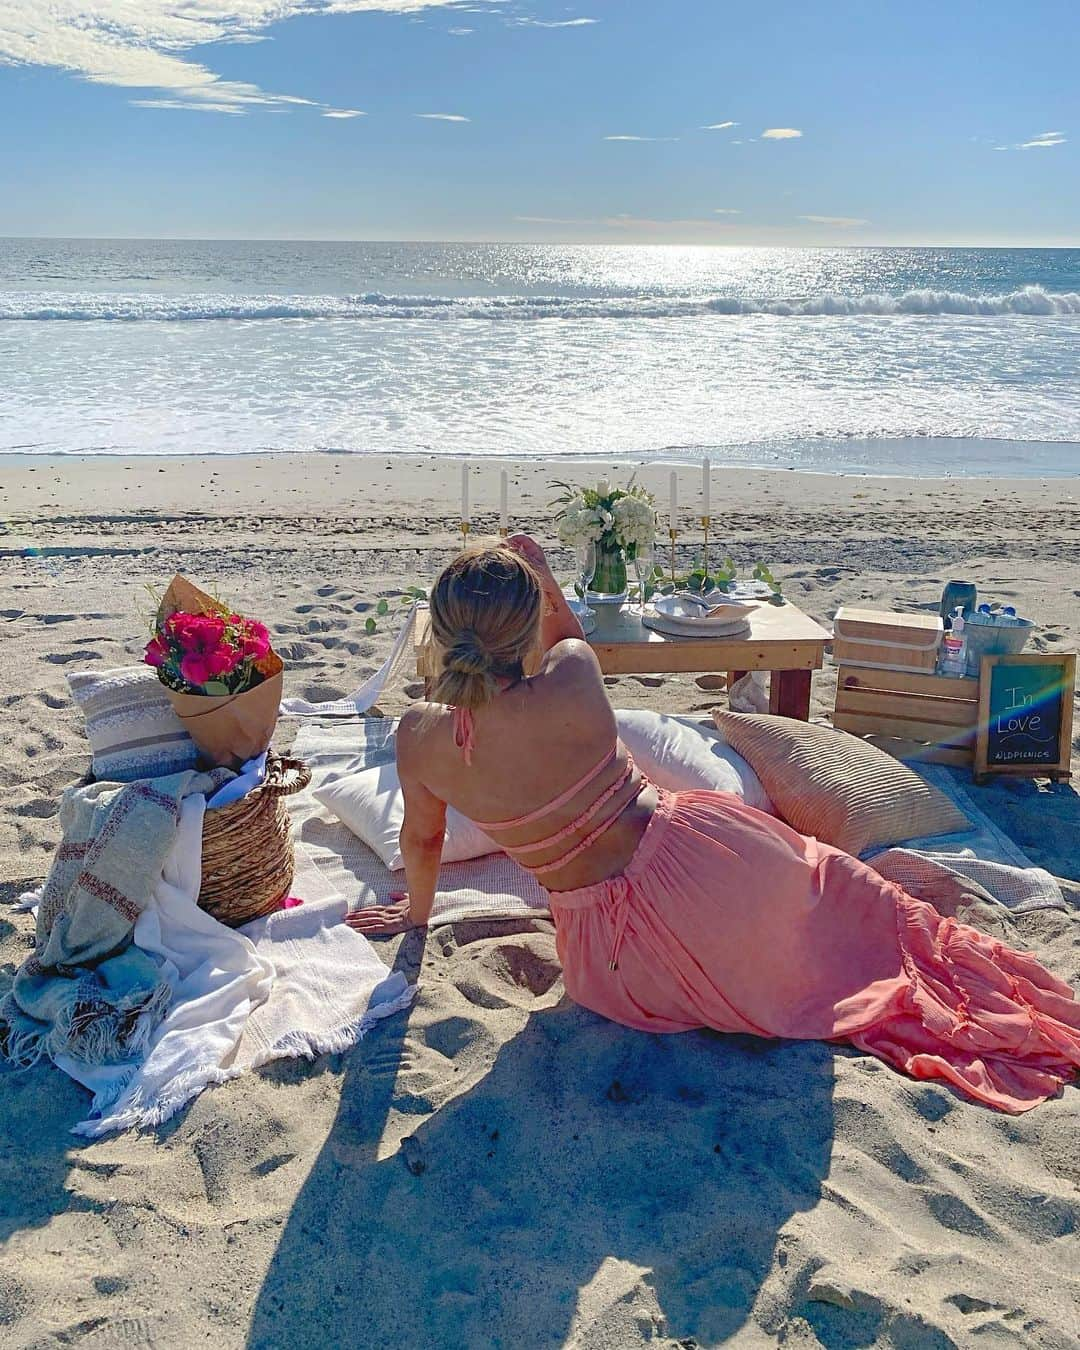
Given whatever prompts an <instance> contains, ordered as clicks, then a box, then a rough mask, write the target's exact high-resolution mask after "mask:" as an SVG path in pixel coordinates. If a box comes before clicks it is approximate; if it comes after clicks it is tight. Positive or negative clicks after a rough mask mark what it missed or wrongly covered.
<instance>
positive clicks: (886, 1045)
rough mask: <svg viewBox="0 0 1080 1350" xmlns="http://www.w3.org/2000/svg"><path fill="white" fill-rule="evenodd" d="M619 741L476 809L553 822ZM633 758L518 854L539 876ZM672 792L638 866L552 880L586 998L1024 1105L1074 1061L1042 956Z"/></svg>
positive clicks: (1067, 1023)
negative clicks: (571, 886) (846, 1054)
mask: <svg viewBox="0 0 1080 1350" xmlns="http://www.w3.org/2000/svg"><path fill="white" fill-rule="evenodd" d="M455 734H456V739H457V743H458V745H459V746H460V747H461V748H462V750H463V751H464V752H465V755H466V758H470V757H471V748H472V726H471V719H470V718H466V717H462V716H460V715H458V716H457V720H456V733H455ZM618 749H619V746H618V743H616V745H615V746H614V747H613V748H612V750H611V751H610V753H609V754H607V755H606V756H605V757H604V759H603V760H601V762H600V763H599V764H597V765H596V766H595V767H594V768H593V769H592V770H590V772H589V773H588V774H586V775H585V777H584V778H583V779H581V780H580V781H579V782H577V783H574V784H572V785H571V786H570V787H569V788H568V789H567V790H566V791H565V792H562V793H560V794H559V795H558V797H556V798H555V799H554V800H553V801H551V802H548V803H547V804H546V805H544V806H543V807H540V808H539V809H538V810H536V811H532V812H530V813H528V814H527V815H525V816H521V817H518V818H517V819H515V820H504V821H489V822H487V823H482V822H479V821H478V822H477V824H478V825H479V826H480V828H481V829H483V830H484V831H486V832H489V833H492V834H495V835H497V834H498V833H499V832H500V831H501V830H506V829H509V828H511V827H518V826H523V825H526V824H529V823H532V822H539V821H541V820H542V819H543V818H544V817H545V816H547V815H549V814H550V813H551V812H552V811H554V810H556V809H557V808H558V807H560V806H562V805H565V804H566V803H567V802H569V801H571V800H573V799H574V798H575V797H576V796H577V795H578V794H580V793H581V792H583V791H584V789H585V788H586V787H587V786H588V785H589V784H590V783H591V782H593V781H595V780H596V779H597V778H598V777H599V776H600V775H601V774H602V772H603V771H604V769H605V768H607V767H608V766H609V765H611V764H612V763H613V762H614V761H615V760H616V757H617V753H618ZM633 774H634V764H633V760H632V759H631V758H630V757H629V756H627V759H626V762H625V765H624V767H623V768H622V770H621V771H620V774H619V776H618V778H617V779H616V781H615V783H614V784H613V785H612V786H610V787H608V788H606V789H605V790H604V791H603V792H601V793H599V794H598V795H597V796H596V797H594V799H593V801H592V802H591V803H590V804H589V805H588V806H587V807H585V808H584V809H583V810H582V811H581V812H580V813H579V814H578V816H577V817H576V818H575V819H574V820H573V821H572V822H571V823H570V824H569V825H567V826H566V827H565V828H564V829H561V830H559V831H558V832H557V833H555V834H553V835H550V836H548V837H547V838H545V839H540V840H537V841H535V842H534V843H530V844H526V845H514V846H513V848H508V849H507V852H508V853H510V854H511V856H512V857H514V858H515V859H516V860H517V861H518V862H519V863H521V864H522V866H524V867H526V868H527V869H528V870H529V871H531V872H533V874H534V875H536V876H538V877H542V875H543V874H544V873H545V872H550V871H554V870H555V869H556V868H557V867H561V866H564V865H565V864H566V863H567V862H569V861H570V859H571V858H574V857H577V856H578V855H579V854H580V853H583V852H584V851H585V850H586V849H587V848H588V847H589V846H590V845H591V844H592V843H593V842H594V841H595V840H596V839H597V838H598V837H599V836H600V835H601V834H603V833H604V831H605V830H606V829H608V828H609V827H610V826H611V825H612V824H613V823H614V821H615V820H616V819H617V818H618V816H619V815H620V814H621V812H622V811H623V810H625V809H626V807H627V806H628V805H629V804H630V802H631V801H633V800H634V799H635V798H636V796H637V795H638V793H639V792H640V791H641V790H642V789H643V788H644V787H645V786H646V783H645V780H644V779H643V778H640V777H639V778H638V779H637V780H636V782H635V785H634V786H635V788H636V791H635V792H634V793H633V795H632V796H631V797H630V798H629V799H628V800H627V801H626V802H625V803H622V804H620V806H619V808H618V809H617V810H615V811H614V812H612V813H608V814H607V815H604V813H603V808H604V806H605V805H606V804H607V802H609V801H610V800H611V799H612V798H613V797H614V796H615V795H616V793H617V792H618V791H619V789H620V788H621V787H622V786H623V785H624V784H625V783H626V782H627V781H629V780H630V779H631V778H632V776H633ZM657 791H658V793H659V803H658V805H657V807H656V810H655V812H654V813H653V816H652V818H651V820H650V821H649V824H648V825H647V827H646V829H645V833H644V834H643V835H642V837H641V840H640V842H639V843H638V846H637V849H636V851H635V853H634V855H633V857H632V858H631V859H630V861H629V862H628V863H627V865H626V867H625V869H624V871H623V872H622V873H620V874H619V875H618V876H613V877H609V878H608V879H607V880H606V881H601V882H598V883H596V884H595V885H592V886H584V887H582V888H580V889H579V890H572V891H550V892H549V893H548V894H549V898H550V903H551V912H552V915H553V917H554V921H555V931H556V945H557V950H558V954H559V959H560V961H561V962H562V966H563V971H564V977H565V981H566V990H567V993H568V994H569V995H570V996H571V998H573V999H574V1000H575V1001H576V1002H578V1003H580V1004H582V1005H584V1006H585V1007H586V1008H591V1009H592V1010H593V1011H594V1012H597V1013H600V1014H601V1015H602V1016H604V1017H609V1018H611V1019H612V1020H613V1021H615V1022H621V1023H623V1024H624V1025H626V1026H628V1027H636V1028H638V1029H640V1030H642V1031H688V1030H691V1029H693V1028H696V1027H703V1026H704V1027H712V1028H714V1029H715V1030H717V1031H727V1032H743V1033H750V1034H752V1035H757V1036H768V1037H790V1038H794V1039H797V1040H826V1041H846V1042H847V1043H849V1044H851V1045H854V1046H857V1047H858V1048H859V1049H860V1050H865V1051H868V1052H869V1053H870V1054H872V1055H876V1056H877V1057H878V1058H879V1059H882V1060H884V1061H885V1062H886V1063H887V1064H891V1065H893V1066H894V1067H895V1068H897V1069H900V1070H902V1071H903V1072H905V1073H907V1074H910V1075H911V1076H912V1077H913V1078H921V1079H932V1078H937V1079H944V1080H945V1081H946V1082H949V1083H951V1084H952V1085H953V1086H954V1087H956V1088H958V1089H959V1090H960V1091H961V1092H964V1093H966V1094H967V1095H968V1096H970V1097H973V1098H974V1099H975V1100H976V1101H979V1102H983V1103H985V1104H986V1105H987V1106H993V1107H996V1108H998V1109H999V1110H1001V1111H1007V1112H1010V1113H1014V1114H1016V1113H1020V1112H1023V1111H1028V1110H1030V1109H1031V1108H1032V1107H1033V1106H1037V1105H1038V1104H1039V1103H1040V1102H1042V1101H1045V1100H1046V1099H1047V1098H1048V1097H1051V1096H1054V1095H1055V1094H1056V1093H1057V1092H1058V1091H1059V1090H1060V1088H1061V1086H1062V1085H1063V1084H1064V1083H1065V1082H1067V1081H1069V1080H1070V1079H1071V1078H1073V1077H1074V1075H1075V1074H1076V1072H1077V1069H1078V1068H1080V1002H1078V1001H1077V1000H1076V998H1075V997H1074V994H1073V991H1072V989H1071V988H1070V987H1069V985H1067V984H1065V983H1064V982H1063V981H1062V980H1059V979H1058V978H1057V977H1056V976H1054V975H1052V974H1051V973H1050V972H1049V971H1048V970H1046V969H1045V968H1044V967H1043V966H1041V965H1040V964H1039V962H1038V961H1036V960H1034V959H1033V958H1032V957H1030V956H1027V955H1025V954H1024V953H1023V952H1018V951H1014V950H1013V949H1012V948H1010V947H1006V946H1004V945H1003V944H1002V943H1001V942H999V941H997V940H996V939H994V938H991V937H988V936H987V935H986V934H984V933H980V932H978V931H977V930H976V929H974V928H970V927H968V926H967V925H965V924H962V923H958V922H957V921H956V920H955V919H951V918H946V917H943V916H942V915H941V914H939V913H938V912H937V910H935V909H934V908H933V907H932V906H931V905H928V904H926V903H925V902H923V901H920V900H916V899H914V898H913V897H912V896H910V895H908V894H907V893H906V892H905V891H903V890H901V889H900V887H898V886H896V885H894V884H893V883H892V882H889V881H886V880H885V879H884V878H883V877H881V876H879V875H878V874H877V873H876V872H875V871H873V869H872V868H870V867H867V866H866V865H865V864H864V863H861V862H859V861H858V860H857V859H856V858H853V857H851V856H850V855H849V854H847V853H843V852H841V851H840V850H839V849H836V848H832V847H831V846H830V845H828V844H823V843H820V842H819V841H818V840H816V839H813V838H810V837H808V836H806V835H802V834H799V833H798V832H797V831H796V830H793V829H792V828H791V827H790V826H789V825H786V824H784V823H783V822H782V821H780V820H777V819H775V818H774V817H772V816H769V815H766V814H765V813H763V812H761V811H757V810H755V809H754V808H753V807H749V806H746V805H745V804H744V803H743V802H742V801H740V800H739V799H738V798H737V797H735V796H732V795H730V794H728V793H725V792H667V791H664V790H662V789H657ZM596 822H599V823H596ZM583 829H584V830H586V833H585V834H584V835H583V836H582V834H581V831H582V830H583ZM575 836H576V837H577V842H576V843H574V845H573V846H572V847H571V848H570V849H568V851H567V852H566V853H564V854H563V855H562V856H561V857H559V858H557V859H555V860H553V861H549V862H547V863H545V864H543V865H542V866H531V865H530V864H529V863H528V855H529V854H530V853H534V852H537V851H540V850H542V849H549V848H551V847H553V846H554V845H555V844H556V843H558V842H561V841H563V840H564V839H569V838H572V837H575ZM541 884H543V883H542V882H541Z"/></svg>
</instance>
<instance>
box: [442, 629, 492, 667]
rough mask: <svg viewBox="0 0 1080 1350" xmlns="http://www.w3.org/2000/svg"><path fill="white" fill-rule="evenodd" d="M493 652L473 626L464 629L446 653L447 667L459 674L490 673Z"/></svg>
mask: <svg viewBox="0 0 1080 1350" xmlns="http://www.w3.org/2000/svg"><path fill="white" fill-rule="evenodd" d="M492 665H493V661H492V657H491V653H490V652H489V651H488V650H487V648H486V647H485V646H484V645H483V643H482V642H481V641H480V639H479V638H478V637H477V635H476V633H474V632H473V630H472V629H471V628H465V629H463V630H462V631H461V632H460V633H459V634H458V637H457V641H456V642H455V643H454V645H453V646H452V647H451V648H450V649H449V651H448V652H447V653H446V669H447V670H452V671H454V672H455V673H457V674H458V675H490V674H491V669H492Z"/></svg>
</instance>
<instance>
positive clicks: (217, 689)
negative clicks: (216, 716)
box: [203, 680, 229, 698]
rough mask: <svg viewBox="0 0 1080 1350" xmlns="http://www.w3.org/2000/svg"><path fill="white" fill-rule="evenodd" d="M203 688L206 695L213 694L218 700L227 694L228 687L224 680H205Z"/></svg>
mask: <svg viewBox="0 0 1080 1350" xmlns="http://www.w3.org/2000/svg"><path fill="white" fill-rule="evenodd" d="M203 688H204V689H205V690H206V692H207V693H208V694H213V695H214V696H215V697H218V698H220V697H221V695H222V694H227V693H229V686H228V685H227V684H226V683H225V681H224V680H207V681H206V683H205V684H204V685H203Z"/></svg>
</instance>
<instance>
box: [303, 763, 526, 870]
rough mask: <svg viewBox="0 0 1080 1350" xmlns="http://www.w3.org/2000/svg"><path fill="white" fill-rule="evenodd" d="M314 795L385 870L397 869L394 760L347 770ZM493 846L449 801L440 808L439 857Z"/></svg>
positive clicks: (473, 854) (478, 853)
mask: <svg viewBox="0 0 1080 1350" xmlns="http://www.w3.org/2000/svg"><path fill="white" fill-rule="evenodd" d="M314 795H315V799H316V800H317V801H320V802H322V804H323V806H325V807H326V809H327V810H328V811H329V812H330V814H331V815H332V816H337V818H338V820H340V821H341V823H342V824H343V825H344V826H345V827H346V829H349V830H351V831H352V832H353V834H355V835H358V836H359V837H360V838H361V839H362V840H363V841H364V843H365V844H367V846H368V848H370V849H374V851H375V852H376V853H377V854H378V855H379V857H380V858H381V859H382V860H383V862H384V863H385V864H386V866H387V867H388V868H389V869H390V871H391V872H400V871H401V870H402V869H403V868H404V866H405V864H404V862H403V861H402V857H401V849H400V848H399V846H398V836H399V835H400V834H401V826H402V822H403V821H404V819H405V798H404V796H403V795H402V792H401V782H400V780H399V779H398V771H397V765H395V764H383V765H380V766H379V767H378V768H374V769H361V770H360V771H359V773H351V774H347V775H346V776H345V777H344V778H338V779H335V780H334V782H332V783H327V784H325V786H323V787H321V788H317V789H316V791H315V794H314ZM498 852H499V848H498V846H497V845H496V844H494V843H493V842H492V841H491V840H490V839H489V838H488V836H487V835H486V834H485V833H484V832H483V830H481V829H478V828H477V826H475V825H474V824H473V823H472V821H471V820H468V819H467V818H466V817H465V816H463V815H462V814H461V812H460V811H455V810H454V808H453V807H452V806H448V807H447V808H446V837H445V838H444V840H443V851H442V860H443V862H444V863H449V862H465V861H466V859H468V858H483V857H485V856H486V855H487V854H488V853H498Z"/></svg>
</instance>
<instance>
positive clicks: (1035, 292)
mask: <svg viewBox="0 0 1080 1350" xmlns="http://www.w3.org/2000/svg"><path fill="white" fill-rule="evenodd" d="M755 314H764V315H774V316H777V317H786V316H793V317H810V318H818V317H820V318H830V317H841V318H845V317H848V316H854V315H861V314H865V315H879V316H882V317H889V316H894V315H901V316H902V315H933V314H944V315H956V316H959V317H972V318H998V317H1003V316H1009V315H1024V316H1034V317H1045V316H1056V315H1070V314H1077V315H1080V292H1077V291H1061V292H1054V291H1047V290H1044V289H1043V287H1041V286H1024V287H1023V288H1022V289H1020V290H1016V291H1009V292H1007V293H1006V294H1002V295H965V294H963V293H962V292H957V291H938V290H909V291H904V292H903V293H902V294H901V295H858V296H846V295H836V294H825V295H819V296H810V297H803V298H793V299H764V298H763V299H754V298H738V297H726V296H714V297H711V298H704V299H703V298H692V297H687V298H683V299H680V298H678V297H670V296H663V297H643V298H638V297H630V298H626V299H612V298H602V299H599V298H594V299H581V298H574V297H569V296H507V297H501V298H500V297H495V298H481V299H476V298H473V299H460V298H458V299H454V298H448V297H443V296H434V295H405V296H395V295H383V294H381V293H380V292H372V293H370V294H367V295H354V296H333V295H319V296H284V297H282V296H268V295H250V296H232V295H190V296H156V295H101V294H87V295H82V296H79V295H70V294H65V295H48V294H41V293H37V294H32V293H26V292H24V293H22V294H21V295H20V294H14V295H12V294H9V295H6V296H0V320H9V321H10V320H20V319H21V320H33V321H35V322H45V321H49V320H68V321H70V322H100V321H103V320H113V321H119V322H127V323H136V322H157V323H176V322H183V321H189V322H190V321H200V322H213V321H217V320H248V321H250V320H270V319H435V320H437V319H486V320H508V319H509V320H514V319H516V320H519V321H526V320H533V319H693V318H707V317H709V316H713V315H720V316H723V315H728V316H731V317H740V316H749V315H755Z"/></svg>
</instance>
